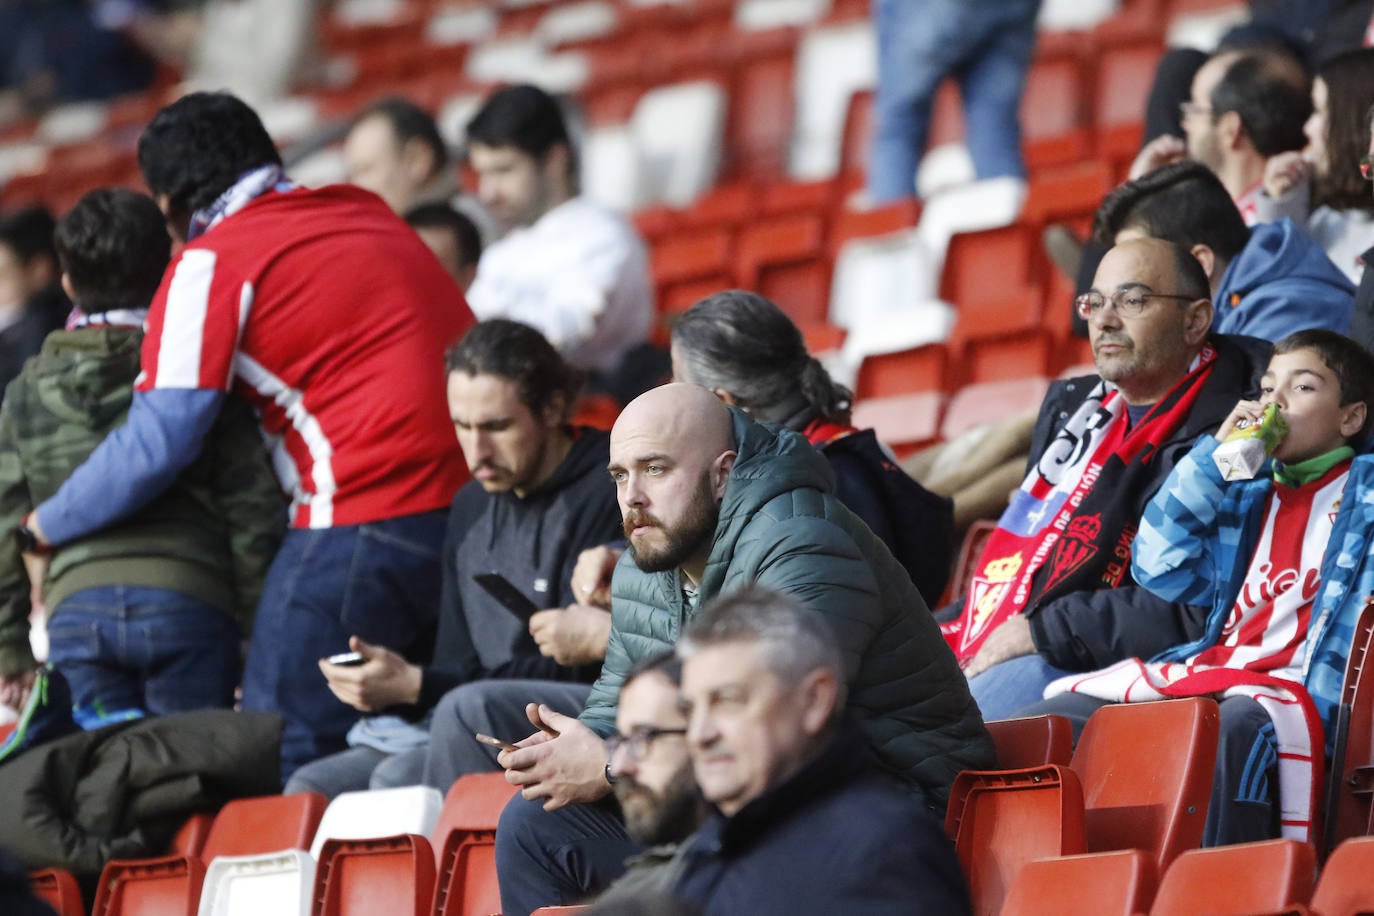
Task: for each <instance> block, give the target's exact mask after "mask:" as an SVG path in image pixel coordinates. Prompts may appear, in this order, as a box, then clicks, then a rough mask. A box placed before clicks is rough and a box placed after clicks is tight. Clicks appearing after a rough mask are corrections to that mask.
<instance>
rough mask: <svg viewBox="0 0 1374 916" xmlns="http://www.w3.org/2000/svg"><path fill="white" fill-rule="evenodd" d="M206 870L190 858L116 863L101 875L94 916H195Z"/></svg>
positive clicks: (196, 860)
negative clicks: (193, 915)
mask: <svg viewBox="0 0 1374 916" xmlns="http://www.w3.org/2000/svg"><path fill="white" fill-rule="evenodd" d="M204 881H205V866H204V865H202V864H201V863H200V859H198V858H192V857H190V856H167V857H166V858H162V859H136V860H135V859H130V860H127V861H121V860H113V861H110V862H107V863H106V864H105V868H104V870H103V871H101V873H100V887H99V889H98V890H97V891H96V895H95V906H94V907H92V908H91V916H192V914H194V913H195V912H196V905H197V904H198V903H199V901H200V890H201V885H202V884H203V883H204Z"/></svg>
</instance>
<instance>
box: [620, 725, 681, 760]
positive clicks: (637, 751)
mask: <svg viewBox="0 0 1374 916" xmlns="http://www.w3.org/2000/svg"><path fill="white" fill-rule="evenodd" d="M685 734H687V729H685V728H637V729H635V730H634V731H633V732H631V733H630V734H628V735H619V734H617V735H611V736H610V737H609V738H607V739H606V752H607V754H606V755H607V756H608V757H614V756H615V754H616V751H618V750H620V749H621V748H622V747H623V748H625V753H626V754H628V755H629V758H630V759H631V760H643V759H644V758H645V757H647V756H648V755H649V751H650V750H651V749H652V748H653V744H654V742H655V741H657V740H658V739H659V738H663V737H666V736H668V735H685Z"/></svg>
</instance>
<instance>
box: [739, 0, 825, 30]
mask: <svg viewBox="0 0 1374 916" xmlns="http://www.w3.org/2000/svg"><path fill="white" fill-rule="evenodd" d="M831 5H832V0H739V2H738V3H736V4H735V13H734V22H735V28H737V29H740V30H742V31H745V32H750V31H763V30H764V29H777V28H782V27H784V26H789V25H795V26H805V25H811V24H812V23H814V22H820V21H821V19H823V18H825V14H826V13H828V12H830V7H831Z"/></svg>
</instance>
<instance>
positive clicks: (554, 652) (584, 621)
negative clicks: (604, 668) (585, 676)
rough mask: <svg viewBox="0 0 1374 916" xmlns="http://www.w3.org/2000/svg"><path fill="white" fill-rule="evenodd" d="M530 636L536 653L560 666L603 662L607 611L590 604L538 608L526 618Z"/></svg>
mask: <svg viewBox="0 0 1374 916" xmlns="http://www.w3.org/2000/svg"><path fill="white" fill-rule="evenodd" d="M530 635H531V636H533V637H534V641H535V643H536V644H537V645H538V646H539V651H540V653H541V654H542V655H544V656H546V657H548V658H551V659H553V660H554V661H556V662H558V664H560V665H569V666H571V665H587V664H591V663H592V662H600V661H605V659H606V643H607V642H608V641H609V640H610V638H611V612H610V611H607V610H603V609H602V608H599V607H592V606H591V605H590V604H571V605H569V606H568V607H566V608H554V609H553V610H550V611H540V612H539V613H538V614H535V615H534V616H533V617H531V618H530Z"/></svg>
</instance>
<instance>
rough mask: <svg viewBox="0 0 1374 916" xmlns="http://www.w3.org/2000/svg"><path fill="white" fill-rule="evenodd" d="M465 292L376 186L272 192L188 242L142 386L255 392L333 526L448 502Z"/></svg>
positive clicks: (302, 506)
mask: <svg viewBox="0 0 1374 916" xmlns="http://www.w3.org/2000/svg"><path fill="white" fill-rule="evenodd" d="M473 321H474V319H473V317H472V313H471V312H470V311H469V310H468V307H467V304H466V302H465V301H464V299H463V294H462V292H461V291H460V290H459V289H458V287H457V285H456V284H455V283H454V282H453V280H452V279H451V278H450V277H449V276H448V275H447V274H446V273H445V272H444V270H443V268H442V267H440V266H439V263H438V261H437V260H435V258H434V256H433V255H432V254H431V253H430V252H429V250H428V249H426V248H425V246H424V244H423V243H422V242H421V241H420V240H419V238H418V236H416V235H415V233H414V232H413V231H412V230H411V229H410V227H408V226H407V225H406V224H405V223H404V222H402V221H401V220H400V219H398V218H397V217H396V216H395V215H394V214H393V213H392V212H391V211H390V210H389V209H388V208H387V207H386V205H385V204H383V203H382V201H381V199H380V198H378V197H376V196H375V195H373V194H371V193H369V192H366V191H362V190H360V189H357V188H353V187H349V186H346V185H335V186H330V187H326V188H322V189H319V190H309V189H305V188H301V189H296V190H290V191H283V192H275V191H274V192H268V193H266V194H264V195H262V196H261V197H259V198H257V199H256V200H254V201H252V202H251V203H249V204H248V205H247V206H245V207H244V208H243V209H242V210H239V211H238V212H236V213H234V214H233V215H232V216H230V217H228V218H226V219H224V220H223V221H222V222H220V223H219V224H217V225H215V226H214V227H213V228H212V229H210V230H209V231H208V232H206V233H205V234H204V235H202V236H200V237H199V238H197V239H196V240H195V241H193V242H191V243H190V244H188V245H187V246H186V247H185V249H183V251H182V252H181V254H180V255H179V256H178V258H177V259H176V260H175V261H174V262H173V264H172V267H171V268H170V269H169V270H168V272H167V276H166V277H164V278H163V282H162V286H161V288H160V289H159V290H158V292H157V295H156V296H155V298H154V300H153V304H152V308H151V310H150V311H149V314H148V324H147V328H148V333H147V337H146V338H145V341H144V345H143V355H142V368H143V372H142V374H141V375H140V376H139V380H138V383H137V386H138V389H139V390H141V391H146V390H149V389H154V388H158V389H166V388H182V389H187V388H209V389H217V390H222V391H227V390H230V389H231V388H232V389H234V390H235V391H237V392H238V393H239V394H241V395H242V396H244V397H245V398H247V399H248V400H249V401H250V402H252V403H253V404H254V405H255V406H256V407H257V408H258V410H259V412H260V414H261V422H262V429H263V433H264V434H265V436H266V437H267V438H268V440H269V443H270V444H271V445H272V448H273V458H274V464H275V466H276V469H277V474H278V476H279V478H280V479H281V482H282V486H283V488H284V489H285V490H286V491H287V494H288V495H289V496H290V497H291V499H292V504H291V523H292V525H294V526H295V527H298V528H328V527H331V526H334V525H353V524H360V523H363V522H368V521H376V520H379V519H385V518H395V517H399V516H404V515H412V514H414V513H417V512H424V511H429V510H433V509H439V508H443V507H446V506H447V505H448V504H449V502H450V501H451V500H452V499H453V494H454V493H455V492H456V491H457V489H458V487H459V486H461V485H462V483H463V482H464V480H465V479H466V476H467V474H466V468H465V465H464V464H463V461H462V457H461V455H460V453H459V451H458V449H457V443H456V442H455V441H454V437H453V431H452V426H451V423H450V420H449V415H448V407H447V404H446V401H445V395H444V385H443V378H444V374H443V372H444V370H443V355H444V351H445V350H446V349H447V348H448V347H449V346H450V345H452V344H453V343H455V342H456V341H457V340H458V339H459V338H460V337H461V336H462V335H463V334H464V333H465V332H466V331H467V329H468V328H469V327H470V326H471V325H472V324H473Z"/></svg>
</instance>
